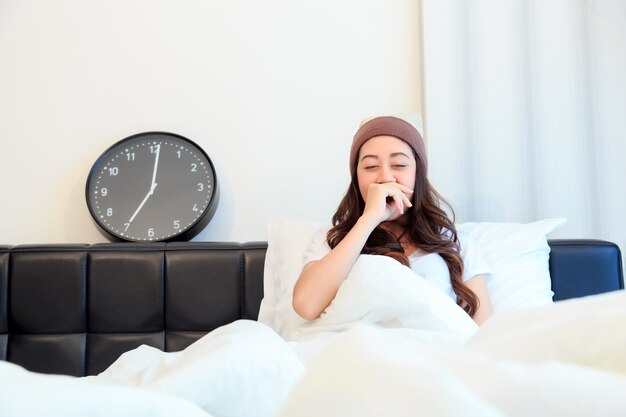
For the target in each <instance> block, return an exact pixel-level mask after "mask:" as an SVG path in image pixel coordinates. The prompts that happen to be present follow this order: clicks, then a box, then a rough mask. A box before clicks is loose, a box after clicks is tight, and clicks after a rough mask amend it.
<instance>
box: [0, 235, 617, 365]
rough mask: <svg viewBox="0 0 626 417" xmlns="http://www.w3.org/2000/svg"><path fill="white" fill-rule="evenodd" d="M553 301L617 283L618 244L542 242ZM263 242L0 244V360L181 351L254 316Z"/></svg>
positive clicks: (43, 361)
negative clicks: (547, 250) (142, 348)
mask: <svg viewBox="0 0 626 417" xmlns="http://www.w3.org/2000/svg"><path fill="white" fill-rule="evenodd" d="M550 245H551V248H552V252H551V258H550V268H551V274H552V280H553V290H554V292H555V300H561V299H565V298H571V297H580V296H584V295H589V294H597V293H601V292H607V291H612V290H617V289H620V288H623V287H624V283H623V272H622V266H621V255H620V251H619V248H618V247H617V246H616V245H614V244H612V243H609V242H601V241H588V240H585V241H581V240H574V241H572V240H569V241H551V242H550ZM266 249H267V244H266V243H265V242H251V243H245V244H238V243H199V242H192V243H188V242H187V243H167V244H164V243H151V244H128V243H107V244H96V245H37V246H35V245H22V246H13V247H10V246H0V359H2V360H8V361H10V362H14V363H17V364H20V365H22V366H24V367H25V368H27V369H30V370H33V371H37V372H45V373H61V374H69V375H76V376H84V375H94V374H97V373H99V372H101V371H103V370H104V369H106V368H107V367H108V366H109V365H110V364H111V363H112V362H113V361H114V360H115V359H117V357H119V355H120V354H121V353H123V352H125V351H127V350H130V349H133V348H135V347H137V346H139V345H141V344H147V345H151V346H154V347H157V348H159V349H162V350H165V351H176V350H181V349H183V348H185V347H186V346H188V345H189V344H191V343H192V342H194V341H195V340H197V339H199V338H200V337H201V336H203V335H204V334H206V333H207V332H209V331H211V330H213V329H215V328H217V327H219V326H222V325H224V324H228V323H230V322H232V321H234V320H238V319H252V320H254V319H256V318H257V316H258V312H259V305H260V302H261V299H262V298H263V268H264V262H265V252H266Z"/></svg>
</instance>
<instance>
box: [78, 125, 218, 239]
mask: <svg viewBox="0 0 626 417" xmlns="http://www.w3.org/2000/svg"><path fill="white" fill-rule="evenodd" d="M85 194H86V198H87V207H88V208H89V212H90V214H91V216H92V217H93V220H94V221H95V223H96V225H97V226H98V228H99V230H100V231H101V232H102V233H103V234H104V235H105V236H106V237H107V238H108V239H109V240H113V241H120V240H125V241H131V242H145V241H151V242H159V241H181V240H189V239H191V238H193V237H194V236H196V235H197V234H198V233H199V232H200V231H201V230H202V229H203V228H204V227H205V226H206V225H207V224H208V222H209V221H210V220H211V218H212V217H213V214H215V210H216V208H217V204H218V201H219V189H218V185H217V176H216V174H215V168H214V167H213V163H212V162H211V159H210V158H209V156H208V155H207V154H206V153H205V152H204V151H203V150H202V149H201V148H200V147H199V146H198V145H197V144H195V143H194V142H192V141H191V140H189V139H187V138H185V137H183V136H180V135H177V134H173V133H167V132H145V133H139V134H136V135H133V136H130V137H128V138H126V139H122V140H120V141H119V142H117V143H115V144H113V146H111V147H110V148H109V149H107V150H106V151H104V153H103V154H102V155H101V156H100V157H99V158H98V160H97V161H96V162H95V163H94V165H93V167H92V168H91V171H90V172H89V176H88V178H87V185H86V188H85Z"/></svg>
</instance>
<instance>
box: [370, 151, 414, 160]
mask: <svg viewBox="0 0 626 417" xmlns="http://www.w3.org/2000/svg"><path fill="white" fill-rule="evenodd" d="M389 156H390V157H391V158H394V157H396V156H404V157H406V158H408V159H411V158H409V155H407V154H405V153H404V152H394V153H392V154H390V155H389ZM365 158H374V159H378V155H363V157H362V158H361V161H362V160H364V159H365Z"/></svg>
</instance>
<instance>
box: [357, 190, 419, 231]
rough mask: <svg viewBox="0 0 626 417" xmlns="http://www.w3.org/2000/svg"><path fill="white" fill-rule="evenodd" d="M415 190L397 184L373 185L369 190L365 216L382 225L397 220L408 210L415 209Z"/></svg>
mask: <svg viewBox="0 0 626 417" xmlns="http://www.w3.org/2000/svg"><path fill="white" fill-rule="evenodd" d="M412 195H413V190H411V189H410V188H409V187H406V186H404V185H402V184H398V183H397V182H386V183H382V184H378V183H372V184H370V185H369V187H368V189H367V195H366V200H365V210H364V211H363V216H364V217H366V218H370V219H372V220H374V221H376V224H380V223H382V222H384V221H392V220H396V219H397V218H399V217H400V216H402V215H403V214H404V212H405V211H406V209H408V208H410V207H413V204H412V203H411V199H410V198H409V197H410V196H412Z"/></svg>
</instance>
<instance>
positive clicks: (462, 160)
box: [421, 0, 626, 255]
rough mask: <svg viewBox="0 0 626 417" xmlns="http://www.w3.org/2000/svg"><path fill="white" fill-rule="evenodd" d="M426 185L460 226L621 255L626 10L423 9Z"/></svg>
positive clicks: (599, 5) (592, 4)
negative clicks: (488, 226) (547, 226)
mask: <svg viewBox="0 0 626 417" xmlns="http://www.w3.org/2000/svg"><path fill="white" fill-rule="evenodd" d="M421 15H422V20H423V21H422V28H423V42H424V44H423V47H424V91H425V93H424V119H425V120H424V121H425V123H424V124H425V129H426V133H425V136H426V138H427V140H428V148H429V158H430V164H429V166H430V167H431V171H430V175H431V181H432V182H433V184H434V185H435V187H436V188H438V189H439V191H441V193H442V194H443V195H444V196H446V197H447V198H448V200H449V201H450V202H451V203H452V205H453V206H454V208H455V210H456V214H457V221H460V222H465V221H511V222H524V223H525V222H530V221H535V220H539V219H543V218H548V217H564V218H566V219H567V223H566V224H565V225H564V226H563V227H562V228H561V229H559V230H557V231H556V232H554V233H553V234H551V235H550V236H549V237H550V238H589V239H605V240H610V241H613V242H615V243H617V244H618V245H619V246H620V248H621V250H622V255H624V252H626V1H624V0H597V1H593V0H587V1H584V0H549V1H546V0H492V1H488V0H475V1H466V0H422V14H421Z"/></svg>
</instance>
